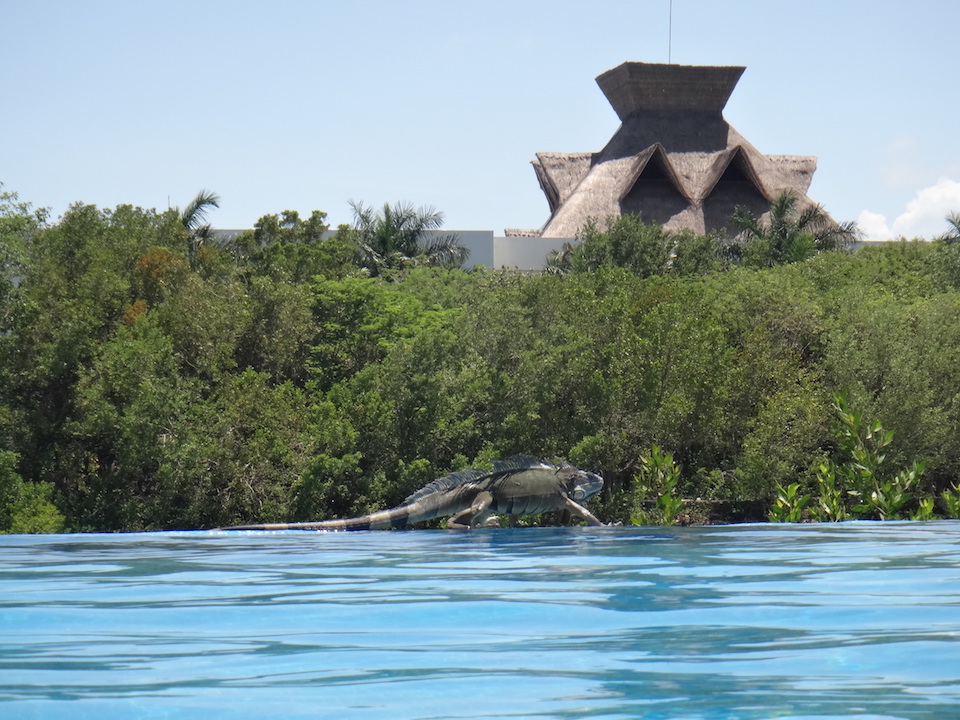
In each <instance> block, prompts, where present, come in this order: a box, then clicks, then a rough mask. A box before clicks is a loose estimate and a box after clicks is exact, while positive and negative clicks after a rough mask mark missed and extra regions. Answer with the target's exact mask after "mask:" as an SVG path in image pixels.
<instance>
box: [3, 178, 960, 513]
mask: <svg viewBox="0 0 960 720" xmlns="http://www.w3.org/2000/svg"><path fill="white" fill-rule="evenodd" d="M44 220H45V219H44V218H43V217H42V214H40V215H39V216H38V215H37V213H35V212H33V211H32V209H31V208H29V206H26V205H24V204H22V203H19V202H18V201H17V199H16V198H15V197H13V196H10V195H5V196H3V199H2V201H0V239H2V249H3V262H4V273H3V277H2V278H0V280H2V282H3V283H4V284H3V285H2V287H0V323H2V326H0V531H44V530H58V529H61V528H66V529H69V530H75V531H78V530H92V529H96V530H136V529H162V528H194V527H211V526H217V525H224V524H230V523H238V522H257V521H280V520H287V519H310V518H325V517H334V516H344V515H352V514H357V513H362V512H364V511H368V510H370V509H374V508H381V507H384V506H387V505H392V504H395V503H396V502H398V501H399V500H401V499H402V498H403V497H405V496H406V495H407V494H408V493H409V492H411V491H412V490H414V489H415V488H417V487H419V486H421V485H422V484H424V483H425V482H427V481H429V480H431V479H433V478H434V477H436V476H437V475H439V474H442V473H445V472H447V471H449V470H451V469H459V468H462V467H465V466H468V465H475V464H480V463H483V462H485V461H488V460H490V459H493V458H497V457H505V456H509V455H512V454H516V453H529V454H534V455H538V456H543V457H546V458H551V457H565V458H567V459H569V460H570V461H572V462H574V463H575V464H578V465H579V466H581V467H585V468H588V469H591V470H594V471H597V472H600V473H602V474H603V475H604V476H605V478H606V479H607V481H608V483H607V486H606V488H605V491H604V495H603V498H602V499H601V500H600V501H598V503H597V505H598V507H596V508H595V509H596V511H597V513H598V514H599V516H600V517H601V519H604V520H605V521H621V522H624V523H628V522H630V521H631V519H633V520H645V521H648V522H649V521H657V522H670V521H677V520H684V519H696V518H697V517H701V516H702V517H703V518H705V519H711V518H718V517H734V516H736V517H743V516H744V515H743V512H742V511H739V510H737V508H740V507H759V508H761V509H760V510H758V511H756V512H754V513H753V514H752V515H749V514H748V515H747V517H752V518H753V519H758V518H762V517H766V515H767V512H768V511H769V510H770V508H772V507H775V506H776V505H777V503H778V499H779V501H780V504H781V505H782V506H784V508H782V509H783V515H782V518H781V519H800V518H803V517H812V516H813V515H815V514H816V513H817V512H820V513H821V514H820V515H819V517H823V518H824V519H838V518H835V517H833V518H831V517H829V513H827V511H820V510H817V508H819V507H820V505H821V501H823V502H828V507H829V500H830V498H829V492H830V488H831V487H832V488H833V492H834V493H841V495H842V497H840V498H839V500H837V499H836V498H834V500H836V502H835V503H834V507H835V508H841V509H842V511H843V512H844V513H846V514H851V513H859V514H860V515H862V516H865V517H884V516H903V515H904V514H907V515H915V516H923V513H924V512H927V511H928V512H927V514H928V515H942V514H956V513H957V510H958V508H960V500H958V499H957V498H958V493H957V491H956V488H955V486H956V483H957V480H958V478H960V364H958V363H957V362H956V348H957V347H960V245H958V244H956V243H947V242H938V243H894V244H890V245H889V246H886V247H870V248H866V249H863V250H861V251H859V252H857V253H854V254H847V253H841V252H824V253H821V254H818V255H816V256H814V257H811V258H809V259H806V260H803V261H802V262H795V263H792V264H779V265H774V266H772V267H761V266H760V265H764V263H757V267H747V266H744V265H736V264H732V263H731V261H730V260H729V258H727V257H726V256H725V255H724V253H723V252H722V247H721V245H720V244H719V242H718V241H717V240H716V239H715V238H710V237H707V238H697V237H693V236H683V237H682V238H679V239H678V238H676V237H673V236H670V237H669V238H667V240H664V237H663V233H662V232H661V231H658V230H656V229H643V228H641V229H640V230H639V231H640V232H642V233H646V235H645V236H644V237H645V238H646V241H645V243H644V244H642V245H641V246H630V244H629V242H628V240H629V238H627V237H626V236H623V237H620V236H611V235H610V234H609V233H600V232H597V233H596V235H595V236H594V237H593V238H592V241H591V243H590V244H589V245H587V246H586V247H585V248H584V249H582V250H581V249H579V248H578V250H577V251H576V252H579V253H580V254H579V256H578V257H577V258H574V259H573V262H572V264H571V266H570V267H569V268H568V269H569V270H571V271H570V272H559V273H557V272H547V273H515V272H494V271H488V270H477V271H471V272H464V271H462V270H454V269H444V268H440V267H429V266H427V267H424V266H417V267H409V266H401V267H400V268H399V269H397V268H393V269H390V268H389V267H387V266H384V267H381V268H379V269H378V274H376V276H371V275H370V274H369V273H365V272H363V268H362V264H358V261H357V259H356V244H355V241H356V238H355V236H353V234H352V233H351V232H347V231H343V230H342V231H341V232H340V233H337V234H335V235H334V236H332V237H330V236H325V235H324V232H323V231H324V230H326V226H325V224H324V216H323V214H322V213H314V214H313V215H312V216H311V217H310V218H309V219H307V220H303V219H301V218H300V217H299V216H297V215H296V213H291V212H287V213H283V214H282V215H280V216H269V217H267V218H263V219H261V221H260V222H259V223H258V224H257V227H256V229H255V230H254V231H252V232H251V233H247V234H246V235H244V236H241V237H240V238H237V239H235V241H232V242H230V243H226V244H217V243H213V242H197V235H196V234H195V233H193V231H192V230H191V229H190V228H188V227H187V226H185V224H184V222H183V216H182V213H179V212H178V211H176V210H171V211H168V212H164V213H157V212H155V211H146V210H141V209H138V208H133V207H129V206H120V207H117V208H116V209H113V210H102V209H97V208H95V207H91V206H86V205H77V206H75V207H73V208H71V209H70V210H69V211H68V212H67V213H66V214H65V216H64V217H63V218H61V219H60V220H59V221H58V222H56V223H55V224H50V225H48V224H46V223H45V222H44ZM618 232H619V230H618ZM658 233H659V234H658ZM14 278H16V281H14ZM838 393H842V394H843V395H842V397H843V400H842V402H843V405H842V410H841V409H840V408H839V407H838V401H837V395H838ZM840 412H844V413H846V414H847V417H848V422H847V424H846V425H845V426H843V425H842V422H841V421H840V420H838V413H840ZM854 415H855V417H854ZM851 418H852V419H851ZM865 418H870V420H869V421H868V420H866V419H865ZM838 422H840V426H838ZM851 423H852V424H851ZM876 423H882V432H881V431H875V424H876ZM841 426H842V427H846V430H843V429H842V427H841ZM844 433H846V434H844ZM878 433H879V438H880V440H882V446H881V445H880V444H878V443H875V442H874V439H875V438H877V437H878ZM871 443H872V444H871ZM856 453H860V454H859V455H857V454H856ZM870 453H872V455H870ZM880 455H882V456H883V464H882V466H880V465H878V466H877V467H873V468H872V470H871V469H870V467H868V465H869V462H872V460H871V457H872V458H873V460H876V458H877V457H879V456H880ZM915 463H923V469H922V471H918V468H919V467H920V466H918V465H915ZM858 465H859V466H864V467H866V468H867V470H870V471H871V472H872V473H873V474H872V475H869V477H868V476H867V475H865V474H864V472H865V471H864V470H863V468H860V467H858ZM910 472H913V475H911V476H909V477H907V476H901V474H900V473H908V474H909V473H910ZM897 478H900V479H899V480H898V479H897ZM831 483H832V484H831ZM897 483H900V484H899V485H897ZM790 488H793V490H792V492H791V490H790ZM885 488H886V489H885ZM898 488H899V489H900V490H903V491H904V492H905V493H906V494H907V495H909V497H906V498H904V497H903V496H898V495H896V493H897V492H898ZM850 491H854V492H858V493H860V495H859V496H853V495H850V494H849V492H850ZM877 492H879V493H886V495H885V496H884V497H883V498H880V499H876V502H874V504H873V505H869V502H870V498H871V497H872V495H871V493H877ZM781 495H782V498H781ZM804 497H807V498H808V500H807V501H806V502H805V503H804V505H803V506H802V507H801V508H800V509H799V511H798V512H796V513H794V514H793V515H791V514H790V510H791V503H793V505H794V506H795V505H796V504H797V503H799V502H800V500H802V499H803V498H804ZM858 497H859V498H860V499H859V500H858V499H857V498H858ZM683 498H686V499H687V500H694V501H697V500H698V501H699V503H698V502H693V503H684V502H683V500H682V499H683ZM934 498H935V499H936V504H935V505H933V504H932V499H934ZM901 500H902V502H901ZM927 500H930V503H927V504H926V505H925V504H924V503H926V502H927ZM838 503H839V504H838ZM882 503H886V504H885V505H882V508H881V504H882ZM897 503H900V505H899V506H897ZM864 504H866V505H868V506H869V507H868V508H867V509H865V510H858V509H857V507H858V506H859V505H864ZM924 507H927V511H925V510H924ZM838 512H839V511H838ZM738 513H739V514H738ZM918 513H920V514H919V515H918Z"/></svg>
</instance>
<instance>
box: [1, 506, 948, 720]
mask: <svg viewBox="0 0 960 720" xmlns="http://www.w3.org/2000/svg"><path fill="white" fill-rule="evenodd" d="M958 633H960V523H955V522H938V523H913V524H910V523H886V524H881V523H851V524H844V525H806V526H767V525H754V526H730V527H718V528H695V529H649V528H645V529H627V528H596V529H592V528H583V529H579V528H578V529H535V528H531V529H515V530H491V531H473V532H466V533H461V532H443V531H406V532H372V533H296V532H285V533H263V532H251V533H245V534H235V533H234V534H226V533H163V534H134V535H84V536H46V537H27V536H7V537H0V718H6V717H11V718H14V717H15V718H64V717H71V718H72V717H77V718H105V717H116V718H135V717H144V718H167V717H171V718H172V717H176V718H194V717H196V718H200V717H202V718H205V719H206V718H210V717H231V718H255V717H256V718H263V717H280V716H283V717H285V718H308V717H309V718H323V717H329V718H334V717H340V718H342V717H357V718H367V717H369V718H385V717H389V718H391V720H393V719H395V718H494V717H497V718H502V717H513V718H518V717H541V718H574V717H603V718H613V717H620V718H636V717H643V718H743V719H754V718H756V719H759V718H772V717H791V718H801V717H802V718H826V717H844V718H861V719H864V718H885V719H887V718H908V719H910V720H913V719H915V718H916V719H920V718H930V719H931V720H932V719H933V718H938V719H939V718H950V717H957V716H958V711H957V707H958V705H957V703H960V645H958V642H957V641H958Z"/></svg>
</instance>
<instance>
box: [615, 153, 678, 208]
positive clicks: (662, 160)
mask: <svg viewBox="0 0 960 720" xmlns="http://www.w3.org/2000/svg"><path fill="white" fill-rule="evenodd" d="M651 163H656V165H657V166H658V167H659V168H660V170H662V171H663V174H664V175H665V176H666V178H667V180H668V181H669V182H670V184H671V185H672V186H673V188H674V190H676V191H677V192H678V193H679V194H680V196H681V197H683V198H684V199H685V200H687V201H688V202H689V201H690V195H689V193H688V192H687V189H686V187H684V185H683V183H682V182H681V181H680V176H679V175H677V171H676V168H674V167H673V163H671V162H670V158H669V156H668V155H667V151H666V150H665V149H664V147H663V145H661V144H660V143H654V144H653V145H651V146H650V147H648V148H647V149H646V150H644V151H643V152H641V153H638V154H637V155H636V156H635V161H634V164H633V167H632V168H631V170H630V175H629V176H627V181H626V182H625V183H624V186H623V192H621V193H620V197H619V201H620V202H623V199H624V198H625V197H627V195H629V194H630V193H631V192H632V191H633V188H634V187H635V186H636V184H637V182H638V181H639V180H640V179H641V178H642V177H643V176H644V174H645V173H646V171H647V168H649V167H651Z"/></svg>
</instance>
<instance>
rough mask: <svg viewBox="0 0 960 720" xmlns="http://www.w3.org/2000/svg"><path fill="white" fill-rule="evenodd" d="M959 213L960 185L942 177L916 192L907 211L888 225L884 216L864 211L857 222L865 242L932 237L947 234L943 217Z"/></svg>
mask: <svg viewBox="0 0 960 720" xmlns="http://www.w3.org/2000/svg"><path fill="white" fill-rule="evenodd" d="M958 211H960V182H957V181H955V180H951V179H950V178H946V177H942V178H940V179H939V180H938V181H937V182H936V183H935V184H934V185H931V186H929V187H925V188H923V189H922V190H919V191H918V192H917V194H916V196H915V197H914V198H913V200H911V201H910V202H909V203H907V207H906V210H904V212H902V213H901V214H900V215H898V216H897V217H896V219H895V220H894V221H893V222H892V223H890V224H889V225H888V223H887V218H886V216H884V215H880V214H878V213H874V212H871V211H869V210H864V211H863V212H861V213H860V217H859V218H858V219H857V224H858V225H859V226H860V230H861V231H863V234H864V238H865V239H866V240H890V239H892V238H897V237H905V238H910V239H912V238H916V237H921V238H927V239H930V238H934V237H936V236H938V235H940V234H941V233H942V232H944V231H946V229H947V227H946V221H945V218H946V217H947V215H948V214H950V213H951V212H958Z"/></svg>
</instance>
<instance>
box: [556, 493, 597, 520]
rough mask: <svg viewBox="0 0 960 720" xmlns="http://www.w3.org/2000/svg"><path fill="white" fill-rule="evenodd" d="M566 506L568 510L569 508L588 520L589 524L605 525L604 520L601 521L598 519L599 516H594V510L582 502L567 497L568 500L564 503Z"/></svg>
mask: <svg viewBox="0 0 960 720" xmlns="http://www.w3.org/2000/svg"><path fill="white" fill-rule="evenodd" d="M564 507H566V508H567V510H569V511H570V512H571V513H573V514H574V515H579V516H580V517H582V518H583V519H584V520H586V521H587V524H588V525H603V523H602V522H600V521H599V520H597V518H595V517H594V515H593V513H592V512H590V511H589V510H587V509H586V508H585V507H584V506H583V505H581V504H580V503H578V502H575V501H574V500H571V499H570V498H567V500H566V502H565V503H564Z"/></svg>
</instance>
